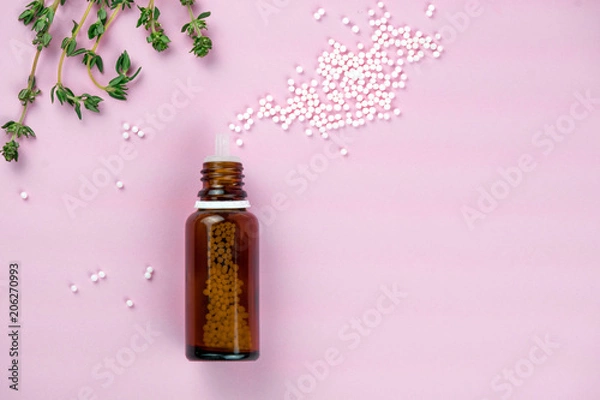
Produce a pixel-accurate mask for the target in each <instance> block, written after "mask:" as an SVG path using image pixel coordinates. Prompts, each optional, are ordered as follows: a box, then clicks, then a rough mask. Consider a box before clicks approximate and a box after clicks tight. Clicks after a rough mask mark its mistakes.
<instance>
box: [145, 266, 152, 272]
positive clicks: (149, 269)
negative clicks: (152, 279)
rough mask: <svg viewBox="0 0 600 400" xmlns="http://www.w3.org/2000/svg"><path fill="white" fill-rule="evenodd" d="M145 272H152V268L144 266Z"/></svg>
mask: <svg viewBox="0 0 600 400" xmlns="http://www.w3.org/2000/svg"><path fill="white" fill-rule="evenodd" d="M146 272H149V273H153V272H154V268H152V267H148V268H146Z"/></svg>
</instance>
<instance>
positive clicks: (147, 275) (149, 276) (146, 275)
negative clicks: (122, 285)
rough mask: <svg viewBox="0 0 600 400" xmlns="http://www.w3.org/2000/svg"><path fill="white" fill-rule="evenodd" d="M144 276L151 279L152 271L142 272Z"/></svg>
mask: <svg viewBox="0 0 600 400" xmlns="http://www.w3.org/2000/svg"><path fill="white" fill-rule="evenodd" d="M144 278H146V279H152V273H150V272H146V273H145V274H144Z"/></svg>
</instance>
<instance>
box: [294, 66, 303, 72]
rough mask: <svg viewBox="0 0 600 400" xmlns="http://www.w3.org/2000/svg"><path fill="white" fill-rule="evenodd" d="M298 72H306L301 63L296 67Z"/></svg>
mask: <svg viewBox="0 0 600 400" xmlns="http://www.w3.org/2000/svg"><path fill="white" fill-rule="evenodd" d="M296 72H297V73H299V74H301V73H303V72H304V68H302V67H301V66H300V65H298V66H297V67H296Z"/></svg>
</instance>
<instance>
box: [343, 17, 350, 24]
mask: <svg viewBox="0 0 600 400" xmlns="http://www.w3.org/2000/svg"><path fill="white" fill-rule="evenodd" d="M349 23H350V18H348V17H344V18H342V24H344V25H348V24H349Z"/></svg>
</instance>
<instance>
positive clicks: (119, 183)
mask: <svg viewBox="0 0 600 400" xmlns="http://www.w3.org/2000/svg"><path fill="white" fill-rule="evenodd" d="M115 185H116V186H117V187H118V188H119V189H123V187H124V186H125V184H123V182H121V181H117V183H115Z"/></svg>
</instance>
